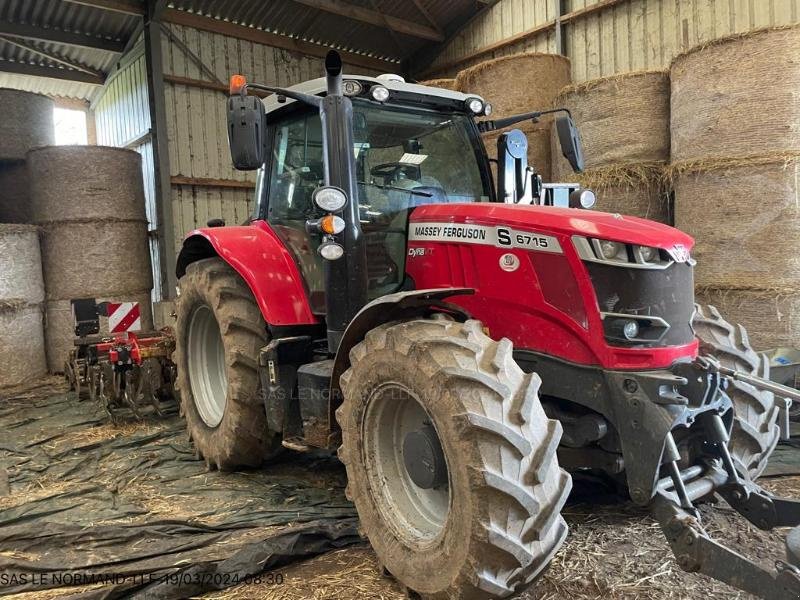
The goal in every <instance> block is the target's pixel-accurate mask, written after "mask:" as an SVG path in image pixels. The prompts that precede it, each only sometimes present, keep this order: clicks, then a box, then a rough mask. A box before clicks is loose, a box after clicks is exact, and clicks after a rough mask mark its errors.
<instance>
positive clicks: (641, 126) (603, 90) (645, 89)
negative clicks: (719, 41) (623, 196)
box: [552, 71, 670, 180]
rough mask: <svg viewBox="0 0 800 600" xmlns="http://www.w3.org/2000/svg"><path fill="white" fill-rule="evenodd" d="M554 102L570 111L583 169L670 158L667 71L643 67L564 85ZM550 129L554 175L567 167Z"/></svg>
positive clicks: (566, 171)
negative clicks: (638, 69)
mask: <svg viewBox="0 0 800 600" xmlns="http://www.w3.org/2000/svg"><path fill="white" fill-rule="evenodd" d="M555 104H556V105H558V106H562V107H564V108H567V109H569V110H570V112H571V113H572V118H573V119H574V121H575V123H576V125H577V126H578V129H579V131H580V134H581V141H582V143H583V154H584V159H585V163H586V168H587V169H598V168H601V167H608V166H612V165H619V164H626V163H647V162H666V161H669V146H670V141H669V75H668V74H667V73H666V72H664V71H642V72H636V73H624V74H622V75H614V76H612V77H603V78H601V79H593V80H591V81H584V82H582V83H576V84H573V85H569V86H567V87H565V88H564V89H562V90H561V91H560V92H559V94H558V97H557V98H556V100H555ZM552 130H553V140H552V143H553V156H554V159H553V168H554V170H553V176H554V178H555V179H558V180H562V179H563V178H564V176H569V174H570V173H572V169H571V168H570V166H569V163H567V161H566V159H564V157H563V156H562V155H561V147H560V145H559V143H558V136H557V135H556V134H555V127H553V128H552Z"/></svg>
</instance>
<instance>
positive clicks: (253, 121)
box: [228, 94, 267, 171]
mask: <svg viewBox="0 0 800 600" xmlns="http://www.w3.org/2000/svg"><path fill="white" fill-rule="evenodd" d="M266 128H267V114H266V111H265V110H264V105H263V104H262V102H261V100H260V99H259V98H256V97H255V96H243V95H241V94H234V95H232V96H231V97H230V98H228V144H229V146H230V149H231V159H232V160H233V166H234V168H236V169H238V170H239V171H253V170H255V169H258V168H260V167H261V165H263V164H264V160H265V158H266V156H265V154H266V146H265V143H266V138H267V134H266Z"/></svg>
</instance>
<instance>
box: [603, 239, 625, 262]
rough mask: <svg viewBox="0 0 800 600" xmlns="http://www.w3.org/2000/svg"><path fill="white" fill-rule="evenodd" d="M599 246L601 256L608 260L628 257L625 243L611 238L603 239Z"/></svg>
mask: <svg viewBox="0 0 800 600" xmlns="http://www.w3.org/2000/svg"><path fill="white" fill-rule="evenodd" d="M598 246H599V248H600V258H604V259H606V260H627V259H628V253H627V252H626V251H625V244H621V243H619V242H612V241H611V240H601V241H600V243H599V244H598Z"/></svg>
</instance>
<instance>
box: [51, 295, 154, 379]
mask: <svg viewBox="0 0 800 600" xmlns="http://www.w3.org/2000/svg"><path fill="white" fill-rule="evenodd" d="M83 297H84V298H94V296H83ZM96 299H97V302H138V303H139V309H140V311H141V318H142V331H148V330H152V329H153V308H152V305H151V301H150V291H149V290H139V291H135V292H129V293H127V294H119V295H111V296H98V297H97V298H96ZM100 335H108V319H107V318H105V317H101V318H100ZM74 340H75V324H74V322H73V318H72V305H71V304H70V301H69V300H50V301H48V302H47V303H46V304H45V341H46V345H47V368H48V370H49V371H50V372H51V373H62V372H63V371H64V362H65V361H66V360H67V357H68V356H69V352H70V350H72V348H73V341H74Z"/></svg>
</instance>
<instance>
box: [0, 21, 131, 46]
mask: <svg viewBox="0 0 800 600" xmlns="http://www.w3.org/2000/svg"><path fill="white" fill-rule="evenodd" d="M0 34H3V35H11V36H14V37H20V38H25V39H27V40H37V41H40V42H56V43H58V44H66V45H68V46H78V47H79V48H89V49H91V50H104V51H106V52H116V53H121V52H122V50H123V49H124V48H125V44H124V43H123V42H120V41H117V40H109V39H105V38H99V37H91V36H88V35H83V34H80V33H71V32H69V31H62V30H61V29H51V28H47V27H37V26H36V25H27V24H24V23H9V22H8V21H0Z"/></svg>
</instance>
